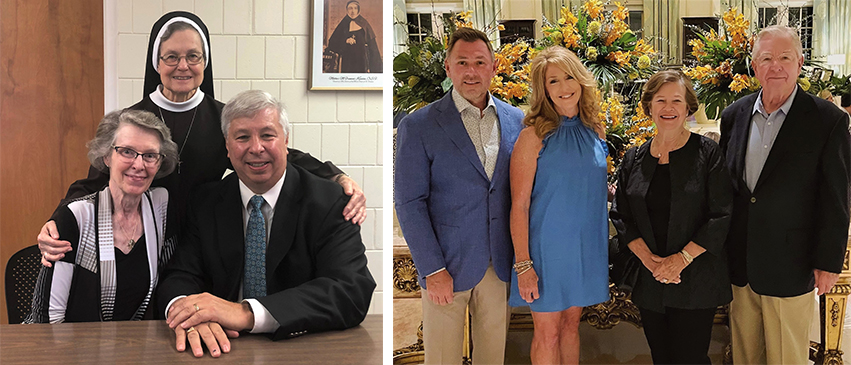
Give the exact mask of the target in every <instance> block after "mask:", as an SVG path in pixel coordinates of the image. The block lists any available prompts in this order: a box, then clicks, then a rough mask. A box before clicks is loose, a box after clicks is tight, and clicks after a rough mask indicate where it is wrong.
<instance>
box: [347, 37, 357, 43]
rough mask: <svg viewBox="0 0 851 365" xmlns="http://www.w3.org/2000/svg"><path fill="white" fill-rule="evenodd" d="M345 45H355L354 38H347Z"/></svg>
mask: <svg viewBox="0 0 851 365" xmlns="http://www.w3.org/2000/svg"><path fill="white" fill-rule="evenodd" d="M346 43H347V44H350V45H351V44H355V43H356V41H355V37H354V36H351V37H349V38H346Z"/></svg>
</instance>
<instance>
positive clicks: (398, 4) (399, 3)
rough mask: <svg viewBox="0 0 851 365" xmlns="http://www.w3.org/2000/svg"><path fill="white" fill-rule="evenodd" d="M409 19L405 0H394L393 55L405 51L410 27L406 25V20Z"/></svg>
mask: <svg viewBox="0 0 851 365" xmlns="http://www.w3.org/2000/svg"><path fill="white" fill-rule="evenodd" d="M407 21H408V14H407V10H406V6H405V0H393V55H394V56H395V55H397V54H399V53H402V52H404V51H405V44H406V43H407V42H408V29H407V28H406V27H405V22H407Z"/></svg>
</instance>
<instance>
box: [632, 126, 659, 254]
mask: <svg viewBox="0 0 851 365" xmlns="http://www.w3.org/2000/svg"><path fill="white" fill-rule="evenodd" d="M652 140H653V139H651V140H650V141H652ZM650 141H647V142H644V144H643V145H641V147H639V148H638V151H635V152H636V155H635V159H636V161H635V163H636V164H635V166H634V167H633V172H632V173H631V174H630V177H629V178H630V180H631V181H630V185H633V186H635V192H637V193H638V197H639V199H634V200H630V201H629V203H630V204H631V206H632V210H633V212H635V214H634V216H635V223H636V224H637V225H638V226H639V227H645V228H646V229H647V232H649V234H648V235H647V236H646V237H644V241H645V242H647V243H648V247H656V238H655V237H656V236H655V235H654V233H653V225H652V224H650V212H649V211H648V210H647V204H646V201H647V192H648V191H649V190H650V182H651V181H653V174H654V173H656V165H657V164H656V159H653V158H650V157H648V155H649V154H650ZM650 245H653V246H650Z"/></svg>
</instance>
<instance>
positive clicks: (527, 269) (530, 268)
mask: <svg viewBox="0 0 851 365" xmlns="http://www.w3.org/2000/svg"><path fill="white" fill-rule="evenodd" d="M529 270H532V265H529V266H526V268H524V269H523V270H521V271H518V272H517V276H518V277H519V276H520V275H523V274H525V273H526V272H527V271H529Z"/></svg>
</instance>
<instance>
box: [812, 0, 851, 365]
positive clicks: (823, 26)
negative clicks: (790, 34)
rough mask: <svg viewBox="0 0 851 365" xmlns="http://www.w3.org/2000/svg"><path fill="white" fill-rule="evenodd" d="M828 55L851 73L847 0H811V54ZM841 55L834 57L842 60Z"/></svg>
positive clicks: (836, 68)
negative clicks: (832, 56) (836, 59)
mask: <svg viewBox="0 0 851 365" xmlns="http://www.w3.org/2000/svg"><path fill="white" fill-rule="evenodd" d="M829 55H843V56H844V63H841V64H828V65H825V66H826V67H827V68H828V69H832V70H833V72H834V74H833V75H834V76H846V75H848V74H849V73H851V2H849V1H848V0H815V1H814V2H813V56H815V57H817V58H816V59H817V60H820V61H827V56H829ZM843 56H834V58H839V62H842V61H843V59H842V58H841V57H843ZM846 352H848V351H847V350H846Z"/></svg>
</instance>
